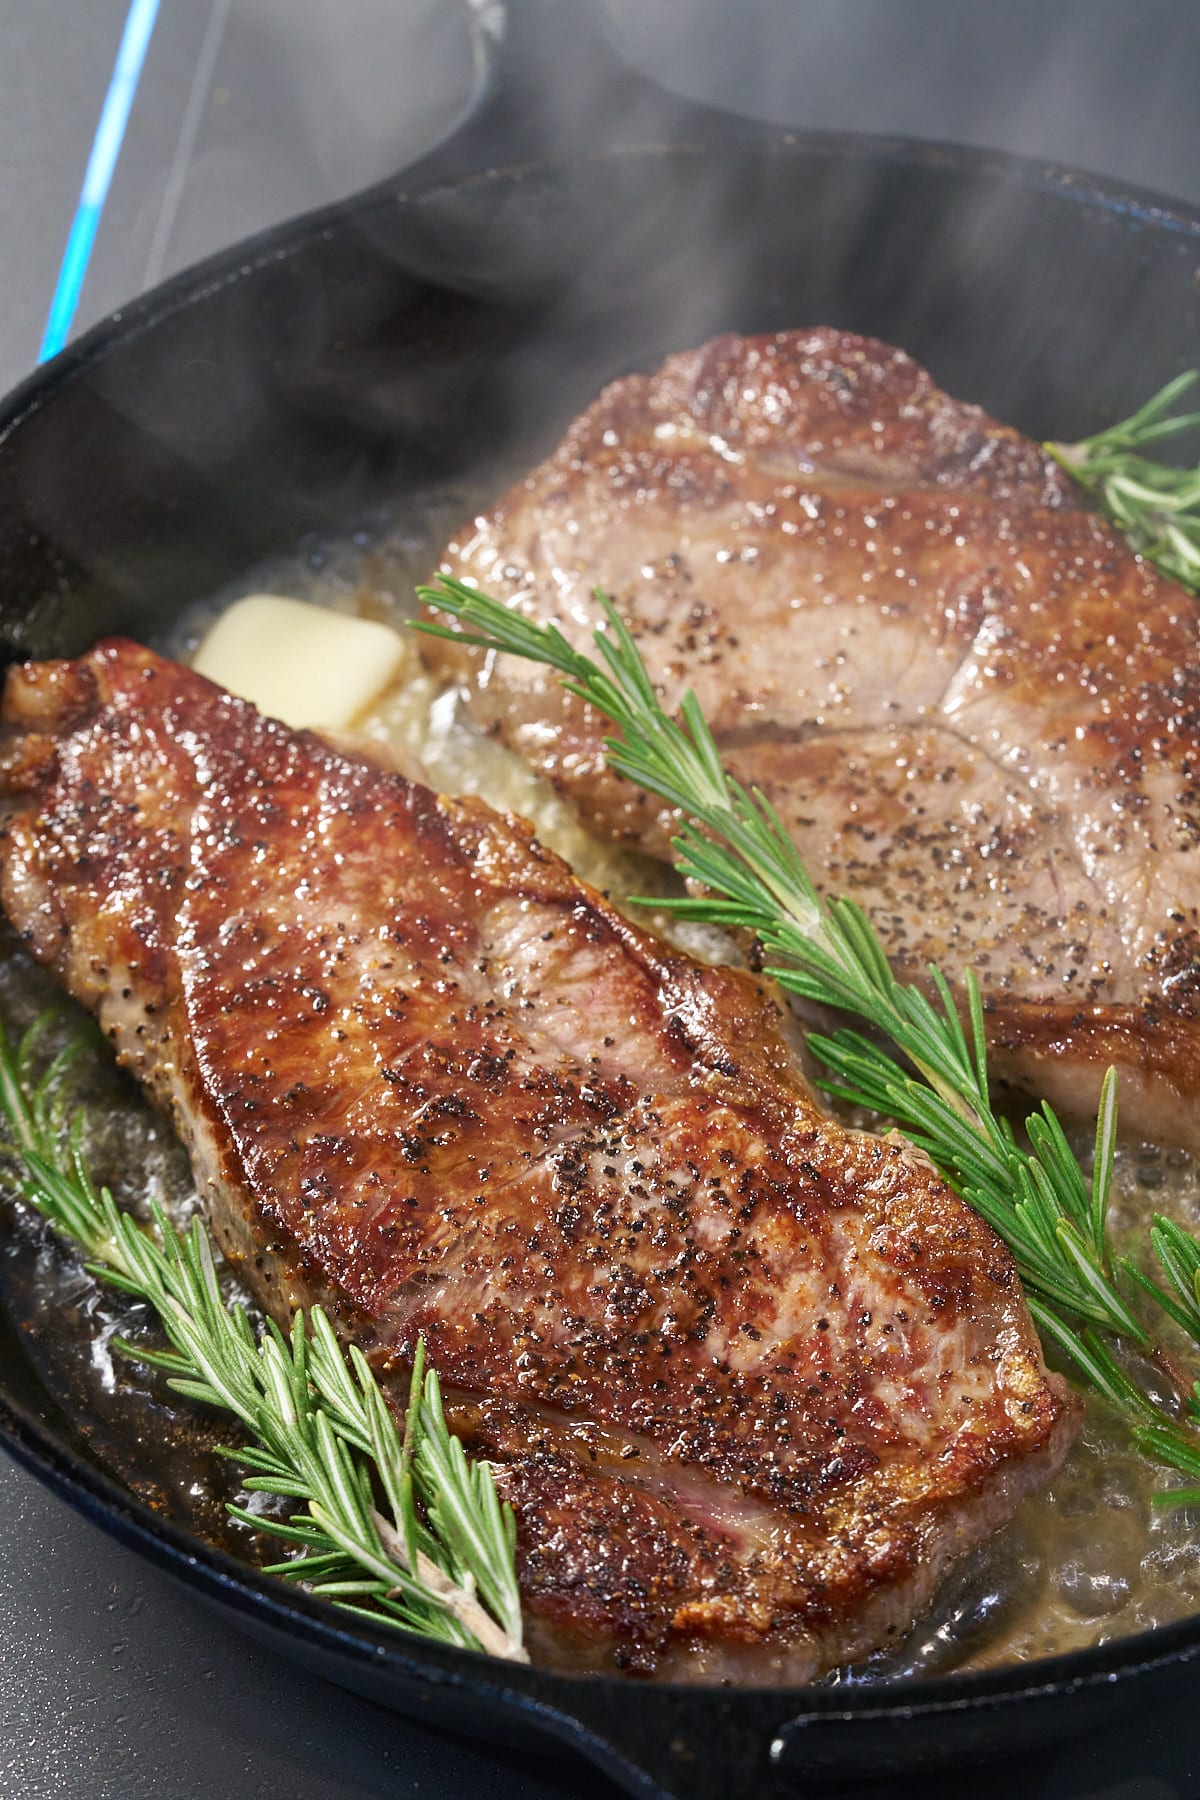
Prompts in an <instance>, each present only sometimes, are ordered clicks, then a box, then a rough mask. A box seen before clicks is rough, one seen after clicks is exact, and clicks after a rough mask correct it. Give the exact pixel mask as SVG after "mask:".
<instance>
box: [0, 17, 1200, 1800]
mask: <svg viewBox="0 0 1200 1800" xmlns="http://www.w3.org/2000/svg"><path fill="white" fill-rule="evenodd" d="M480 3H481V5H482V3H483V0H480ZM561 3H562V4H563V5H564V6H570V5H578V6H579V7H581V8H583V7H585V6H586V5H587V4H588V0H561ZM466 8H467V0H162V3H161V10H160V15H159V20H158V24H157V28H156V31H155V34H154V38H153V40H152V42H151V45H150V51H149V55H148V57H147V61H146V67H145V71H144V74H143V78H142V82H141V86H140V88H139V91H138V95H137V98H136V101H135V104H134V109H133V112H132V115H131V118H130V123H129V128H128V133H127V137H126V140H125V145H124V148H123V151H122V155H121V158H120V161H119V163H118V165H117V170H116V175H115V178H114V181H113V186H112V191H111V195H110V198H109V202H108V206H107V209H106V211H105V214H104V217H103V219H102V222H101V226H100V231H99V235H98V238H97V243H96V249H95V253H94V256H93V260H92V264H91V268H90V270H89V275H88V279H87V282H86V285H85V287H84V290H83V295H82V301H81V306H80V310H79V314H78V317H77V320H76V329H81V328H83V327H86V326H87V325H89V324H92V323H94V322H95V321H96V320H98V319H100V318H102V317H104V316H105V315H106V314H107V313H109V312H111V311H113V310H114V309H117V308H119V307H120V305H121V304H122V303H123V302H124V301H125V300H127V299H129V298H130V297H132V296H133V295H135V294H137V293H139V292H140V291H142V290H143V289H144V288H145V287H147V286H149V285H153V283H154V282H155V281H157V280H159V279H161V278H162V277H163V276H165V275H167V274H170V273H171V272H173V271H174V270H176V269H179V268H182V267H184V266H186V265H187V264H188V263H190V262H192V261H194V260H195V259H196V258H198V257H200V256H203V255H205V254H207V253H209V252H211V251H214V250H217V249H220V248H222V247H223V246H225V245H226V244H229V243H231V242H233V241H235V240H236V239H237V238H239V237H242V236H244V235H245V234H246V233H248V232H251V231H254V230H256V229H258V228H260V227H261V226H264V225H266V224H269V223H271V222H273V221H275V220H277V219H282V218H285V217H287V216H289V215H290V214H292V213H296V212H300V211H302V210H305V209H306V208H308V207H311V206H314V205H318V204H321V203H323V202H325V201H327V200H332V199H336V198H339V197H341V196H343V195H345V194H348V193H351V192H353V191H354V190H355V189H356V188H358V187H361V186H365V185H367V184H368V183H370V182H372V181H375V180H377V179H380V178H381V177H384V176H386V175H388V174H389V173H392V172H394V171H396V170H399V169H401V168H403V167H404V166H405V165H406V164H407V163H409V162H411V161H412V160H414V159H415V158H416V157H418V156H419V155H421V154H422V153H423V152H425V151H426V150H428V149H430V148H432V147H433V146H434V145H435V144H436V143H437V142H438V141H439V139H441V138H442V137H443V136H445V135H446V134H447V133H448V132H449V131H451V130H452V129H453V126H454V124H455V122H456V121H457V120H458V119H459V118H460V117H461V116H462V114H463V112H464V109H465V108H466V107H468V105H469V103H470V98H471V95H472V92H473V87H474V81H475V73H474V64H473V57H472V49H471V34H470V32H469V30H468V25H467V10H466ZM498 10H500V9H499V8H498V7H496V6H495V5H494V4H492V6H491V12H492V14H493V16H494V15H495V13H496V12H497V11H498ZM594 10H596V11H597V12H598V13H599V14H600V16H601V17H602V19H603V22H604V26H605V30H606V33H607V36H608V40H609V43H610V45H611V47H612V48H613V50H614V51H615V52H616V53H618V54H619V55H620V56H622V57H623V58H625V59H627V61H628V62H629V63H630V64H631V65H632V66H633V67H635V68H636V69H638V70H640V71H641V72H642V73H644V74H648V75H650V76H653V77H654V78H656V79H657V80H659V81H661V82H662V83H664V84H666V85H667V86H669V87H673V88H674V89H675V90H676V91H678V92H680V93H682V94H684V95H686V96H689V97H691V98H698V99H703V100H706V101H709V102H713V103H716V104H722V105H727V106H731V107H734V108H735V109H737V110H740V111H744V112H747V113H751V114H756V115H760V116H764V117H768V118H770V119H772V120H775V121H778V122H782V123H786V124H794V125H797V126H808V127H814V126H815V127H833V128H840V129H856V130H872V131H879V132H882V133H907V134H910V135H914V136H921V137H929V138H943V139H952V140H959V141H966V142H970V143H975V144H980V145H986V146H991V147H994V148H998V149H1008V150H1015V151H1018V152H1020V153H1022V154H1024V155H1027V156H1033V157H1037V158H1042V159H1046V160H1050V161H1055V162H1062V163H1068V164H1074V165H1078V166H1081V167H1085V168H1089V169H1093V170H1096V171H1098V172H1100V173H1103V174H1107V175H1114V176H1117V177H1119V178H1123V179H1126V180H1129V181H1132V182H1136V183H1139V184H1141V185H1143V186H1147V187H1151V188H1157V189H1159V190H1161V191H1163V192H1166V193H1170V194H1173V195H1175V196H1180V197H1183V198H1185V199H1188V200H1191V201H1192V202H1194V203H1200V105H1198V101H1200V7H1197V6H1196V5H1195V0H1141V3H1140V4H1138V5H1133V4H1113V3H1109V0H1057V3H1056V4H1054V5H1050V6H1047V5H1046V4H1045V0H1003V3H1002V4H999V5H997V4H983V3H982V0H979V3H977V0H807V3H805V0H607V4H600V0H596V6H595V9H594ZM125 12H126V0H86V4H80V0H0V389H2V388H6V387H8V386H10V385H11V384H12V383H13V382H15V381H17V380H18V379H19V378H20V377H22V376H23V375H25V374H26V373H28V371H29V369H30V368H31V367H32V365H33V363H34V360H35V358H36V355H37V349H38V344H39V342H40V339H41V333H42V329H43V326H44V323H45V318H46V312H47V309H48V307H49V303H50V297H51V294H52V292H53V288H54V283H55V279H56V275H57V270H58V265H59V261H60V258H61V256H62V251H63V247H64V245H65V241H66V235H67V230H68V227H69V224H70V220H71V216H72V213H73V211H74V207H75V203H76V200H77V197H78V193H79V187H80V183H81V180H82V176H83V171H84V167H85V165H86V162H87V157H88V152H89V149H90V146H91V142H92V137H93V134H94V131H95V128H96V123H97V120H98V117H99V112H100V106H101V103H102V100H103V96H104V92H105V89H106V87H107V84H108V80H109V77H110V74H111V70H112V63H113V58H114V56H115V52H116V47H117V43H118V41H119V38H120V34H121V30H122V27H123V24H124V19H125ZM544 80H545V82H546V84H547V86H548V88H550V89H552V88H553V84H554V71H553V70H552V69H548V70H546V71H545V73H544ZM569 130H570V120H569V119H564V132H569ZM801 322H804V321H798V323H801ZM1141 1723H1142V1726H1143V1729H1144V1730H1146V1731H1150V1732H1155V1733H1158V1734H1160V1735H1161V1737H1162V1740H1163V1742H1164V1743H1167V1742H1170V1743H1173V1744H1174V1745H1175V1751H1176V1763H1177V1768H1178V1773H1177V1776H1175V1777H1173V1778H1172V1779H1170V1780H1168V1779H1165V1778H1164V1779H1155V1780H1153V1781H1139V1780H1137V1779H1135V1778H1133V1777H1132V1776H1131V1775H1129V1774H1128V1773H1127V1772H1126V1764H1125V1761H1124V1757H1125V1754H1126V1751H1127V1748H1128V1745H1127V1741H1126V1740H1127V1734H1125V1733H1121V1734H1118V1735H1117V1736H1116V1737H1115V1738H1114V1741H1111V1742H1110V1741H1106V1740H1104V1739H1097V1740H1094V1741H1092V1742H1090V1743H1089V1744H1086V1745H1083V1746H1080V1747H1078V1748H1074V1749H1072V1750H1070V1751H1069V1752H1066V1753H1063V1754H1062V1755H1059V1756H1055V1757H1054V1758H1052V1759H1049V1760H1048V1761H1047V1762H1046V1763H1045V1764H1043V1765H1039V1768H1038V1769H1037V1770H1033V1769H1021V1770H1016V1769H1012V1770H1006V1771H994V1772H992V1773H990V1774H989V1773H987V1772H981V1774H980V1776H979V1778H978V1780H975V1779H974V1778H973V1779H972V1786H973V1788H974V1790H975V1792H976V1795H977V1797H978V1800H987V1796H988V1795H989V1794H992V1793H996V1794H999V1793H1001V1792H1005V1793H1011V1792H1012V1791H1013V1789H1014V1786H1015V1788H1016V1790H1017V1791H1019V1792H1021V1793H1022V1794H1023V1795H1028V1796H1031V1797H1032V1796H1035V1795H1039V1794H1044V1795H1045V1796H1051V1795H1053V1796H1055V1797H1056V1800H1058V1797H1065V1796H1067V1795H1068V1794H1071V1795H1077V1796H1080V1797H1081V1800H1082V1797H1083V1796H1085V1795H1086V1796H1088V1797H1089V1800H1194V1796H1195V1795H1196V1794H1198V1793H1200V1754H1198V1755H1197V1756H1196V1757H1195V1758H1194V1759H1193V1757H1192V1754H1191V1750H1190V1746H1189V1743H1188V1737H1189V1731H1188V1725H1189V1723H1190V1722H1189V1721H1182V1722H1180V1721H1173V1720H1171V1719H1169V1718H1165V1717H1164V1718H1163V1719H1157V1720H1156V1719H1148V1720H1144V1721H1142V1722H1141ZM613 1792H614V1790H613V1789H611V1788H610V1787H609V1785H608V1784H607V1783H606V1782H605V1781H604V1780H603V1779H602V1778H601V1777H599V1776H593V1775H592V1774H591V1773H590V1772H588V1771H587V1770H585V1769H583V1768H582V1767H581V1766H579V1765H575V1764H558V1765H556V1764H553V1763H546V1764H544V1765H543V1764H539V1765H536V1766H534V1765H531V1764H530V1762H529V1760H528V1759H527V1758H526V1759H522V1760H517V1759H515V1758H512V1757H508V1756H505V1755H503V1754H502V1753H499V1752H496V1751H492V1750H488V1749H481V1748H475V1747H471V1746H469V1745H467V1744H464V1743H459V1742H456V1741H452V1740H447V1739H443V1738H440V1737H436V1736H434V1735H433V1734H431V1733H429V1732H426V1731H422V1730H419V1729H417V1728H416V1727H414V1726H410V1725H408V1724H407V1723H405V1722H404V1721H403V1720H398V1719H396V1718H394V1717H393V1716H392V1715H390V1714H387V1713H385V1712H383V1711H381V1710H380V1709H378V1708H375V1707H373V1706H370V1705H368V1704H367V1703H365V1702H363V1701H359V1700H356V1699H353V1698H351V1697H350V1696H348V1695H344V1694H342V1693H341V1692H339V1691H338V1690H336V1689H334V1688H331V1687H328V1686H326V1685H324V1684H323V1683H320V1682H318V1681H316V1680H314V1679H312V1678H310V1677H308V1676H305V1675H301V1674H299V1673H297V1672H295V1671H294V1670H292V1669H291V1668H290V1667H289V1666H288V1665H286V1664H284V1663H282V1662H280V1661H278V1660H277V1659H276V1658H274V1657H272V1656H271V1655H269V1654H268V1653H267V1652H265V1651H260V1650H258V1649H256V1648H254V1647H252V1646H250V1645H249V1644H248V1643H246V1642H244V1641H243V1640H242V1639H241V1638H239V1637H238V1636H236V1635H235V1633H234V1632H233V1631H232V1630H231V1628H230V1627H229V1626H227V1625H226V1624H225V1623H224V1622H223V1621H222V1620H220V1619H218V1618H216V1617H215V1616H212V1615H210V1614H209V1613H208V1612H206V1611H205V1610H204V1609H203V1608H202V1607H201V1606H200V1605H199V1604H198V1603H197V1602H196V1601H195V1600H193V1599H192V1598H191V1597H190V1596H188V1595H186V1594H184V1593H182V1592H180V1591H177V1590H176V1589H175V1588H174V1586H173V1585H171V1584H170V1583H169V1582H168V1581H167V1580H166V1579H165V1578H164V1577H161V1576H159V1575H157V1574H156V1573H154V1572H152V1571H150V1570H149V1569H147V1568H146V1567H144V1566H143V1565H142V1564H141V1563H139V1562H138V1561H137V1560H136V1559H134V1558H133V1557H132V1556H131V1555H130V1554H128V1553H126V1552H125V1551H123V1550H121V1549H119V1548H118V1547H117V1546H116V1545H115V1544H113V1543H112V1542H110V1541H109V1540H108V1539H107V1538H105V1537H103V1536H102V1535H101V1534H99V1533H98V1532H96V1531H95V1530H94V1529H93V1528H92V1527H90V1526H88V1525H86V1524H85V1523H84V1522H83V1521H82V1520H80V1519H78V1518H77V1517H75V1515H74V1514H72V1513H71V1512H70V1511H69V1510H68V1509H67V1508H66V1507H64V1506H63V1505H62V1504H61V1503H60V1502H58V1501H57V1500H54V1499H52V1498H51V1497H50V1496H49V1495H48V1494H46V1493H45V1492H43V1490H42V1489H41V1488H40V1487H39V1486H38V1485H37V1484H36V1483H35V1482H34V1481H32V1480H31V1479H30V1478H29V1477H28V1476H26V1475H25V1474H24V1473H22V1472H21V1471H19V1470H18V1469H17V1468H16V1467H15V1466H14V1465H12V1464H11V1463H9V1462H7V1461H6V1460H4V1459H2V1458H0V1794H3V1795H5V1796H12V1797H13V1800H18V1797H20V1800H136V1797H137V1796H154V1797H155V1800H200V1797H207V1796H223V1795H227V1794H228V1795H232V1794H234V1793H236V1794H237V1795H239V1796H241V1797H244V1800H317V1797H318V1796H320V1797H322V1800H334V1797H340V1796H346V1797H347V1800H349V1797H350V1796H371V1795H385V1794H386V1795H389V1796H400V1795H410V1794H411V1795H421V1796H428V1797H430V1800H448V1797H449V1796H455V1797H459V1796H463V1797H474V1796H485V1795H486V1796H488V1797H489V1800H491V1797H492V1796H497V1795H503V1796H512V1797H513V1800H542V1797H543V1796H544V1797H545V1800H567V1797H571V1800H575V1797H578V1800H587V1797H588V1796H593V1795H594V1796H601V1795H610V1794H612V1793H613Z"/></svg>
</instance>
